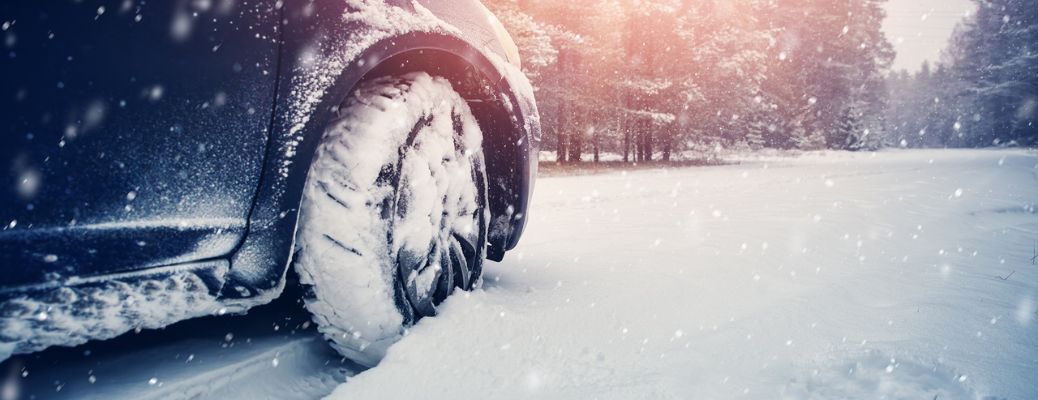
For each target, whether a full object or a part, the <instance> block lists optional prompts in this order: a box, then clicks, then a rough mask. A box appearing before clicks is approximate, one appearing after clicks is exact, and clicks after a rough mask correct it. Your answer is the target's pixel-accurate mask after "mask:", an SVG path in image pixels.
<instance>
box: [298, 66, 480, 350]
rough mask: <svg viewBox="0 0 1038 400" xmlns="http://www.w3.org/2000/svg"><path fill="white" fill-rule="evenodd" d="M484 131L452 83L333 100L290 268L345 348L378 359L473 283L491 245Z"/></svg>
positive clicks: (404, 85)
mask: <svg viewBox="0 0 1038 400" xmlns="http://www.w3.org/2000/svg"><path fill="white" fill-rule="evenodd" d="M482 138H483V135H482V133H481V132H480V130H479V125H478V124H477V123H476V120H475V118H474V117H473V116H472V111H471V110H470V109H469V107H468V104H466V103H465V101H464V100H463V99H462V98H461V96H460V95H458V94H457V93H456V92H455V91H454V90H453V88H452V87H451V85H450V83H449V82H447V81H446V80H445V79H442V78H434V77H431V76H429V75H428V74H425V73H412V74H408V75H405V76H403V77H386V78H378V79H373V80H370V81H368V82H366V83H364V84H362V85H361V86H360V87H359V88H358V89H357V90H355V91H354V92H353V93H352V94H351V95H350V96H349V97H348V98H347V99H346V101H345V102H344V104H343V105H342V106H341V107H340V108H339V111H338V115H337V118H336V119H335V120H334V121H333V122H332V123H331V124H329V126H328V128H327V129H326V131H325V134H324V137H323V138H322V140H321V143H320V144H319V146H318V149H317V153H316V155H315V158H314V162H313V165H312V166H311V168H310V172H309V175H308V177H307V181H306V184H305V188H304V193H303V199H302V203H301V204H300V210H299V226H298V229H297V232H296V257H295V263H294V264H295V269H296V272H297V273H298V275H299V280H300V283H301V284H302V285H304V287H305V288H306V290H304V292H305V293H306V295H305V297H306V299H305V300H306V306H307V308H308V309H309V310H310V312H311V313H312V314H313V318H314V320H315V321H316V322H317V325H318V327H319V329H320V330H321V332H322V333H323V334H324V335H325V336H326V337H327V338H328V339H329V340H330V341H331V343H332V344H333V346H335V347H336V348H337V349H338V350H339V351H340V352H341V353H342V354H343V355H345V356H346V357H348V358H351V359H353V360H354V361H357V362H359V363H361V364H365V365H369V366H372V365H375V364H377V363H378V362H379V360H381V359H382V357H383V356H384V355H385V352H386V349H387V348H388V347H389V346H390V345H391V344H392V343H394V342H395V341H397V340H398V339H399V338H400V337H401V336H403V335H404V334H405V332H406V330H407V328H408V327H409V326H411V325H413V324H414V323H415V322H417V321H418V320H419V319H420V318H422V317H426V316H431V315H434V314H436V307H437V305H439V304H440V302H442V301H443V300H444V299H445V298H447V296H449V295H450V294H451V293H452V292H454V290H455V288H460V289H463V290H470V289H472V288H473V287H475V286H477V285H478V284H479V282H480V274H481V272H482V269H483V261H484V257H485V253H486V243H487V221H488V220H489V218H488V211H487V184H486V181H487V180H486V170H485V166H484V162H483V151H482Z"/></svg>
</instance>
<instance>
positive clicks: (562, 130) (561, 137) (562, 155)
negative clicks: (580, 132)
mask: <svg viewBox="0 0 1038 400" xmlns="http://www.w3.org/2000/svg"><path fill="white" fill-rule="evenodd" d="M556 113H557V115H558V117H557V119H556V124H555V141H556V149H555V151H556V154H555V161H557V162H559V163H564V162H566V160H567V159H568V155H569V151H568V150H569V149H568V145H569V143H568V139H569V138H568V137H567V136H568V135H567V134H566V119H567V118H566V117H567V115H566V105H565V103H561V102H560V103H559V106H558V110H557V111H556Z"/></svg>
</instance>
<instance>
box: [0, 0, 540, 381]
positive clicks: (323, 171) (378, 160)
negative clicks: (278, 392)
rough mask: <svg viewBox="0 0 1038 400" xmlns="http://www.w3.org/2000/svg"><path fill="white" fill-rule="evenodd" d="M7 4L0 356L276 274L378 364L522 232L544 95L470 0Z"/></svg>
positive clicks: (140, 321)
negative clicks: (538, 95) (538, 97)
mask: <svg viewBox="0 0 1038 400" xmlns="http://www.w3.org/2000/svg"><path fill="white" fill-rule="evenodd" d="M0 24H2V26H0V28H2V31H0V38H2V41H3V42H2V49H3V54H2V60H0V116H2V118H0V161H2V162H3V163H4V165H3V166H2V168H3V169H2V170H3V174H0V176H2V179H3V181H2V183H0V190H2V195H0V360H2V359H4V358H7V357H9V356H10V355H11V354H17V353H27V352H33V351H37V350H40V349H43V348H45V347H48V346H52V345H75V344H79V343H83V342H85V341H87V340H91V339H105V338H110V337H114V336H116V335H119V334H121V333H123V332H126V331H129V330H132V329H137V328H158V327H162V326H165V325H168V324H170V323H173V322H176V321H179V320H183V319H187V318H192V317H197V316H203V315H213V314H222V313H234V312H242V311H244V310H247V309H248V308H250V307H253V306H256V305H259V304H263V303H266V302H269V301H271V300H272V299H274V298H275V297H277V296H278V295H279V294H280V293H281V291H282V289H283V288H284V287H285V285H286V282H288V281H291V283H290V284H299V285H302V286H303V289H304V290H303V293H304V296H305V298H306V303H307V307H308V309H309V310H310V311H311V312H312V314H313V317H314V320H315V321H316V322H317V323H318V325H319V326H320V328H321V330H322V332H324V333H325V335H326V336H327V337H328V338H329V340H330V341H331V342H332V344H333V345H335V346H336V347H337V348H338V349H339V350H340V351H342V352H343V353H344V354H345V355H347V356H349V357H351V358H353V359H355V360H357V361H358V362H361V363H365V364H369V365H370V364H374V363H377V362H378V360H379V359H380V358H381V357H382V355H383V354H384V352H385V350H386V347H387V346H389V345H390V344H391V343H393V342H394V341H395V340H396V339H397V338H398V337H400V335H402V334H403V332H404V330H405V329H406V328H407V327H408V326H410V325H412V324H414V323H415V321H417V320H418V319H419V318H421V317H423V316H428V315H432V314H434V313H435V312H436V306H437V304H439V302H440V301H442V300H443V299H444V298H445V297H446V296H447V295H449V294H450V293H451V292H453V291H454V290H455V289H456V288H460V289H463V290H467V289H470V288H472V287H474V285H477V284H478V283H479V279H480V273H481V271H482V266H483V261H484V259H491V260H501V259H502V257H503V256H504V254H505V252H506V251H507V250H509V249H511V248H513V247H514V246H515V245H516V243H517V241H518V240H519V236H520V233H521V232H522V230H523V225H524V222H525V220H526V219H525V218H524V216H525V215H526V212H527V205H528V202H529V198H530V192H531V187H532V184H533V179H534V175H535V174H536V151H537V147H538V143H539V141H540V133H539V124H538V117H537V110H536V105H535V103H534V100H533V95H532V90H531V89H530V88H529V85H528V83H527V82H526V79H525V78H524V77H523V76H522V74H521V73H519V72H518V71H519V69H518V66H519V60H518V55H517V54H518V53H517V50H516V47H515V45H514V43H513V42H512V41H511V39H510V38H509V37H508V35H507V33H505V31H504V29H503V28H502V27H501V25H500V23H499V22H498V21H497V20H496V19H495V18H494V17H493V15H491V14H490V12H489V11H487V9H486V8H484V7H483V5H481V4H480V3H479V2H478V1H476V0H463V1H440V0H420V1H417V2H411V1H402V0H401V1H396V0H393V1H388V2H385V3H383V2H381V1H367V0H171V1H141V0H109V1H97V0H84V1H72V0H59V1H36V0H8V1H4V2H2V3H0ZM290 273H291V274H295V275H294V276H295V277H297V278H298V279H292V280H288V279H286V276H288V275H289V274H290ZM296 281H298V283H296Z"/></svg>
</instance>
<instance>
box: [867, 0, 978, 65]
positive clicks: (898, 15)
mask: <svg viewBox="0 0 1038 400" xmlns="http://www.w3.org/2000/svg"><path fill="white" fill-rule="evenodd" d="M884 8H886V10H887V20H886V21H885V22H884V23H883V31H884V32H886V34H887V39H889V40H890V43H893V44H894V50H897V58H896V59H894V66H893V70H895V71H897V70H901V69H907V70H909V71H913V72H914V71H917V70H918V69H919V67H920V66H921V65H922V64H923V61H930V63H931V64H932V63H934V62H936V61H938V60H940V55H941V50H942V49H944V47H945V46H946V45H947V43H948V39H949V38H950V37H951V34H952V30H953V29H954V28H955V24H956V23H958V22H959V21H960V20H962V18H963V17H965V16H966V15H967V14H971V13H973V12H974V10H976V7H975V6H974V5H973V2H972V1H970V0H889V1H888V2H887V3H886V5H885V7H884Z"/></svg>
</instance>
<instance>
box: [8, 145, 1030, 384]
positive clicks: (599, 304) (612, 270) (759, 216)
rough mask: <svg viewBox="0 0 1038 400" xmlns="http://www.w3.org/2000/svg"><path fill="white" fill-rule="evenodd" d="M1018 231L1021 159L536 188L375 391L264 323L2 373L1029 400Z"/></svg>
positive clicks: (1024, 258) (693, 171)
mask: <svg viewBox="0 0 1038 400" xmlns="http://www.w3.org/2000/svg"><path fill="white" fill-rule="evenodd" d="M1036 207H1038V153H1035V152H1033V151H1031V152H1028V151H1023V150H1019V151H887V152H881V153H876V154H868V153H863V154H851V153H828V154H808V155H805V156H802V157H799V158H770V159H750V160H747V161H745V162H743V163H741V164H739V165H730V166H721V167H702V168H688V169H673V170H646V171H637V172H629V173H609V174H601V175H592V176H579V177H559V178H547V179H541V180H539V181H538V183H537V190H536V194H535V199H534V205H533V210H532V214H531V215H530V218H531V221H530V224H529V227H528V231H527V233H526V235H525V236H524V239H523V241H522V243H521V245H520V247H519V248H518V249H517V250H516V251H515V252H513V253H510V254H509V255H508V257H507V259H506V261H505V262H504V263H501V264H494V263H491V264H490V265H489V267H488V268H489V269H488V271H487V275H486V280H485V283H484V288H483V289H482V290H478V291H476V292H473V293H468V294H460V295H457V296H454V297H453V298H451V299H449V300H448V302H447V304H446V305H444V306H443V307H442V314H441V315H440V316H438V317H437V318H431V319H426V320H424V321H422V322H421V323H420V324H419V325H418V326H416V327H414V329H412V330H411V332H410V334H409V335H408V336H406V337H405V338H404V339H403V340H402V341H401V342H400V343H398V344H397V345H395V346H394V347H393V348H391V349H390V351H389V354H388V356H387V358H386V359H385V360H384V361H383V363H382V364H381V365H379V366H378V367H376V368H373V369H370V370H367V371H361V370H360V369H358V368H356V367H355V366H352V365H350V364H348V363H346V364H343V363H341V362H340V361H339V360H338V359H337V358H336V357H335V356H334V354H330V353H328V352H327V350H326V348H325V347H324V346H323V344H321V342H320V340H319V339H318V338H317V336H316V334H315V333H314V332H313V329H312V328H309V329H302V328H301V327H300V322H299V321H300V318H305V317H300V316H299V315H297V314H298V313H302V310H301V309H300V308H299V307H297V306H294V305H293V304H292V303H291V302H282V303H284V304H282V305H281V306H279V307H280V308H277V307H275V308H274V311H270V306H268V308H267V309H262V310H260V311H259V312H253V313H250V315H247V316H242V317H233V318H227V317H224V319H222V320H221V319H218V318H216V319H214V320H215V321H209V322H204V323H203V324H201V325H200V326H199V327H198V328H192V329H189V330H191V331H196V330H197V329H201V328H204V327H206V326H212V325H214V324H215V325H217V326H219V328H216V329H218V330H219V331H218V332H210V333H206V334H205V335H206V336H204V337H205V338H206V339H199V338H198V335H202V334H200V333H195V334H193V335H194V336H193V335H191V334H181V335H180V336H176V335H173V334H166V335H167V336H173V337H175V339H170V340H167V342H166V343H161V342H162V339H161V337H162V335H163V332H158V333H155V334H154V335H156V336H157V337H158V339H154V340H155V341H158V342H160V343H159V344H158V346H159V348H158V349H155V345H154V344H149V345H148V346H140V347H139V349H137V350H132V349H131V350H126V349H125V348H122V347H120V349H121V350H119V349H108V350H107V351H104V349H101V350H97V351H94V352H93V354H92V355H91V356H86V357H83V358H88V359H91V361H89V362H88V361H82V360H78V361H72V362H55V361H53V360H51V361H49V363H48V361H47V360H48V358H47V357H50V358H51V359H55V358H56V359H63V358H62V357H58V356H55V355H53V353H56V352H50V353H48V354H44V355H43V356H37V358H39V357H42V358H40V359H38V360H33V359H28V360H27V359H25V358H22V359H17V360H12V361H9V362H8V363H5V364H6V365H7V366H8V367H7V369H5V370H3V371H0V372H2V373H4V374H9V375H10V374H17V372H13V373H11V372H9V371H8V370H13V369H12V368H11V365H12V362H18V363H24V364H19V365H25V368H26V369H27V371H28V376H27V377H26V378H18V379H21V380H22V381H23V382H24V383H23V384H22V389H23V392H24V393H29V392H30V389H32V390H31V391H32V392H33V393H36V394H44V393H45V392H46V393H51V394H54V393H55V392H54V388H55V385H54V382H53V381H55V380H60V381H61V382H64V384H65V387H64V389H63V390H64V392H57V393H58V394H60V395H66V396H67V395H70V394H76V395H77V397H79V396H84V395H90V394H94V395H96V394H98V393H107V394H109V396H99V397H107V398H110V397H111V396H110V395H111V394H120V393H122V394H126V393H134V394H135V395H134V396H133V397H137V398H142V397H146V396H152V395H156V396H158V395H161V396H162V397H165V396H169V395H174V396H177V395H179V396H187V395H190V394H198V395H201V396H203V397H206V396H210V397H211V396H219V397H221V398H228V396H229V397H232V398H233V397H240V396H245V397H249V398H256V395H258V394H262V393H266V394H269V395H270V396H273V397H278V398H286V397H300V398H306V397H313V396H318V395H321V394H324V393H327V392H328V391H332V390H333V389H334V391H332V393H331V397H332V398H335V399H375V398H378V399H383V398H384V399H403V398H421V399H429V398H450V399H458V398H472V399H499V398H524V399H525V398H560V399H577V398H579V399H594V398H599V399H609V398H614V399H632V398H653V399H656V398H662V399H671V398H673V399H687V398H718V399H728V398H750V399H776V398H789V399H802V398H817V399H835V398H861V399H878V398H891V399H894V398H912V399H934V398H939V399H974V398H983V397H987V396H992V398H1005V399H1036V398H1038V385H1036V384H1035V383H1034V377H1035V376H1038V265H1035V264H1034V262H1033V261H1032V257H1034V256H1035V255H1036V254H1035V251H1036V250H1035V246H1038V244H1036V243H1038V211H1036ZM285 304H287V305H285ZM275 306H277V305H275ZM286 313H287V314H292V315H291V316H284V315H282V314H286ZM286 318H287V319H286ZM289 320H291V321H289ZM228 321H232V322H228ZM277 321H289V322H277ZM189 323H196V324H198V323H197V322H189ZM274 323H279V324H281V325H283V326H284V327H287V326H293V327H300V328H299V330H297V331H296V333H293V334H288V333H286V332H287V331H289V330H290V329H287V328H282V329H284V330H279V331H278V332H274V331H273V329H271V328H272V326H273V324H274ZM207 324H208V325H207ZM220 324H223V325H220ZM177 329H180V330H181V331H183V330H184V328H179V327H177V326H175V327H174V329H172V330H170V331H171V332H177ZM230 331H234V335H235V336H234V338H232V339H229V340H224V339H226V338H225V337H224V336H225V333H227V332H230ZM145 334H148V333H145ZM246 338H249V339H248V341H247V342H246ZM131 339H132V338H131ZM119 340H122V341H124V342H126V341H127V340H130V339H127V338H120V339H117V341H119ZM127 343H129V342H127ZM227 343H233V346H228V345H227ZM131 344H132V343H131ZM131 344H127V345H126V346H131ZM107 345H109V347H111V344H110V343H107ZM92 346H95V347H97V346H98V344H93V345H92ZM124 347H125V346H124ZM131 347H132V346H131ZM234 349H239V350H234ZM117 350H118V351H117ZM61 351H64V352H65V353H67V354H69V355H75V354H81V353H82V352H83V350H82V349H71V350H61ZM45 353H46V352H45ZM65 353H62V354H65ZM111 354H117V356H115V355H111ZM187 354H195V360H206V362H205V363H196V364H197V365H196V366H191V367H190V368H188V367H183V366H182V365H184V364H185V359H184V358H185V357H187ZM176 357H179V358H176ZM275 358H276V359H278V360H279V362H278V363H277V364H278V365H274V364H275V363H274V362H273V360H274V359H275ZM99 359H100V360H103V363H106V364H104V366H97V365H98V361H97V360H99ZM169 360H175V362H174V361H169ZM221 360H222V361H221ZM286 360H287V362H286ZM206 363H208V364H206ZM167 364H168V365H170V366H173V365H175V368H174V367H163V365H167ZM144 366H147V368H151V369H148V370H145V368H142V367H144ZM88 369H90V370H91V371H89V372H88ZM358 372H359V373H358ZM355 373H358V374H356V375H355V376H354V374H355ZM89 376H95V377H96V378H95V383H89V381H88V379H89V378H88V377H89ZM34 377H35V380H32V378H34ZM152 377H155V378H156V380H157V383H156V384H153V385H152V384H149V380H150V379H151V378H152ZM4 379H11V378H4ZM340 380H345V381H346V383H344V384H341V385H338V386H337V387H335V386H336V384H337V382H338V381H340ZM30 382H31V383H30ZM203 383H204V384H206V385H208V386H206V385H203ZM41 385H43V386H41ZM47 385H49V386H47ZM119 385H122V386H121V387H120V386H119ZM279 387H281V388H285V387H287V388H290V389H289V390H284V389H278V388H279ZM234 388H243V390H234ZM131 389H132V390H131ZM245 389H247V390H245ZM192 390H193V391H192ZM243 393H244V394H243Z"/></svg>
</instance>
